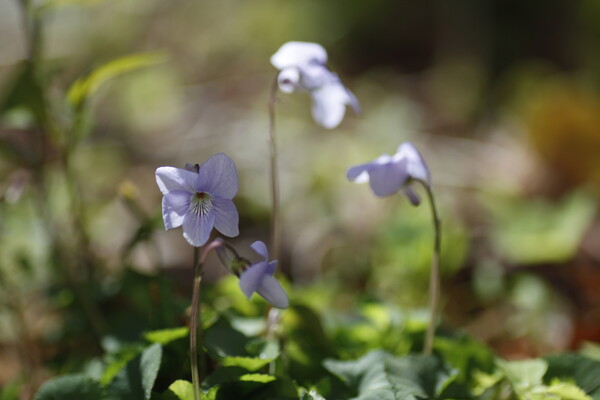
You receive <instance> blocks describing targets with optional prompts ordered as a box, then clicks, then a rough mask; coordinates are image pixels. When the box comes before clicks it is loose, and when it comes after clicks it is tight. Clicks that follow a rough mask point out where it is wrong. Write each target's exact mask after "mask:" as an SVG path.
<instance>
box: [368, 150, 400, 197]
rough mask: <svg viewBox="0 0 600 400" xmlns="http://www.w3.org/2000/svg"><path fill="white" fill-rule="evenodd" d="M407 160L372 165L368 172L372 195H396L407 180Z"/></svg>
mask: <svg viewBox="0 0 600 400" xmlns="http://www.w3.org/2000/svg"><path fill="white" fill-rule="evenodd" d="M406 164H407V160H405V159H401V160H398V161H390V162H386V163H383V164H378V165H374V166H373V167H372V168H371V170H370V171H369V185H370V186H371V189H373V193H375V195H376V196H379V197H385V196H390V195H392V194H394V193H396V192H397V191H398V190H400V188H401V187H402V185H404V183H405V182H406V179H407V178H408V173H407V171H406Z"/></svg>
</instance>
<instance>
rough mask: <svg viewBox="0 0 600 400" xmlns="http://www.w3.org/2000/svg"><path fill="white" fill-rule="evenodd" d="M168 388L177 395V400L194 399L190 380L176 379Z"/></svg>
mask: <svg viewBox="0 0 600 400" xmlns="http://www.w3.org/2000/svg"><path fill="white" fill-rule="evenodd" d="M169 390H170V391H171V392H173V393H174V394H175V396H177V398H178V399H179V400H194V386H193V385H192V383H191V382H188V381H183V380H178V381H175V382H173V383H172V384H171V385H170V386H169Z"/></svg>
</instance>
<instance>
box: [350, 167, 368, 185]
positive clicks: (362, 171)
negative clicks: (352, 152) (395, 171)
mask: <svg viewBox="0 0 600 400" xmlns="http://www.w3.org/2000/svg"><path fill="white" fill-rule="evenodd" d="M372 165H373V163H366V164H361V165H355V166H354V167H350V168H348V171H347V172H346V178H348V180H349V181H352V182H356V183H365V182H369V173H368V171H369V169H371V167H372Z"/></svg>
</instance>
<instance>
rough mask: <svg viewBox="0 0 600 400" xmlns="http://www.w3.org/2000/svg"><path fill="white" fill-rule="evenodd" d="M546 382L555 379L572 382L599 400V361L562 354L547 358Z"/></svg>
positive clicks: (576, 355) (595, 399)
mask: <svg viewBox="0 0 600 400" xmlns="http://www.w3.org/2000/svg"><path fill="white" fill-rule="evenodd" d="M546 360H547V361H548V373H547V374H546V375H545V376H544V380H545V381H546V382H553V381H554V380H555V379H560V380H565V379H566V380H570V381H574V382H575V384H576V385H577V386H579V387H580V388H581V389H583V391H584V392H585V393H587V394H588V395H590V396H591V397H592V398H593V399H594V400H600V361H598V360H593V359H591V358H588V357H585V356H582V355H580V354H563V355H559V356H551V357H547V358H546Z"/></svg>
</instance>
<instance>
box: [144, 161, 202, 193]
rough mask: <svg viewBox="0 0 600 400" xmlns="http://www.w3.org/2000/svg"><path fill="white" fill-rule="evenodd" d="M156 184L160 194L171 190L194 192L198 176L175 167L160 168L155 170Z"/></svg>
mask: <svg viewBox="0 0 600 400" xmlns="http://www.w3.org/2000/svg"><path fill="white" fill-rule="evenodd" d="M155 175H156V183H157V184H158V188H159V189H160V191H161V192H162V194H167V193H169V192H171V191H173V190H182V191H186V192H190V193H194V192H196V182H197V180H198V174H195V173H193V172H190V171H186V170H185V169H181V168H175V167H160V168H157V169H156V174H155Z"/></svg>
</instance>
